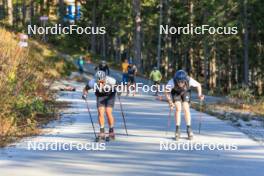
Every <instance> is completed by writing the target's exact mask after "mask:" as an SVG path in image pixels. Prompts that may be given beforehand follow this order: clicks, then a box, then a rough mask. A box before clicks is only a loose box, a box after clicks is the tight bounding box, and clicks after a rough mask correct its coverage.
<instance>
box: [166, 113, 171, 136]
mask: <svg viewBox="0 0 264 176" xmlns="http://www.w3.org/2000/svg"><path fill="white" fill-rule="evenodd" d="M170 124H171V108H170V112H169V115H168V123H167V131H166V135H167V134H168V131H169V129H170Z"/></svg>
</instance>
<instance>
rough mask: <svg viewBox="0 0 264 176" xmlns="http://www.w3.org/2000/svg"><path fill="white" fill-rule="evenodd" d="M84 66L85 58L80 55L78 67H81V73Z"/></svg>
mask: <svg viewBox="0 0 264 176" xmlns="http://www.w3.org/2000/svg"><path fill="white" fill-rule="evenodd" d="M83 66H84V60H83V57H82V56H80V57H79V59H78V67H79V72H80V74H83Z"/></svg>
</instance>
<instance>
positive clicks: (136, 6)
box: [133, 0, 143, 72]
mask: <svg viewBox="0 0 264 176" xmlns="http://www.w3.org/2000/svg"><path fill="white" fill-rule="evenodd" d="M140 6H141V5H140V0H133V12H134V17H135V27H136V30H135V36H134V58H135V63H136V65H137V67H138V70H139V71H141V72H142V71H143V70H142V60H141V14H140Z"/></svg>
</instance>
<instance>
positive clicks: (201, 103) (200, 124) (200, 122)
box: [199, 100, 203, 134]
mask: <svg viewBox="0 0 264 176" xmlns="http://www.w3.org/2000/svg"><path fill="white" fill-rule="evenodd" d="M199 104H200V117H199V134H200V133H201V127H202V106H203V101H202V100H200V103H199Z"/></svg>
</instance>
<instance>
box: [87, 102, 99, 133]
mask: <svg viewBox="0 0 264 176" xmlns="http://www.w3.org/2000/svg"><path fill="white" fill-rule="evenodd" d="M85 102H86V107H87V110H88V113H89V116H90V120H91V124H92V126H93V132H94V136H95V138H96V137H97V136H96V132H95V128H94V122H93V118H92V114H91V111H90V108H89V104H88V101H87V100H86V99H85Z"/></svg>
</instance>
